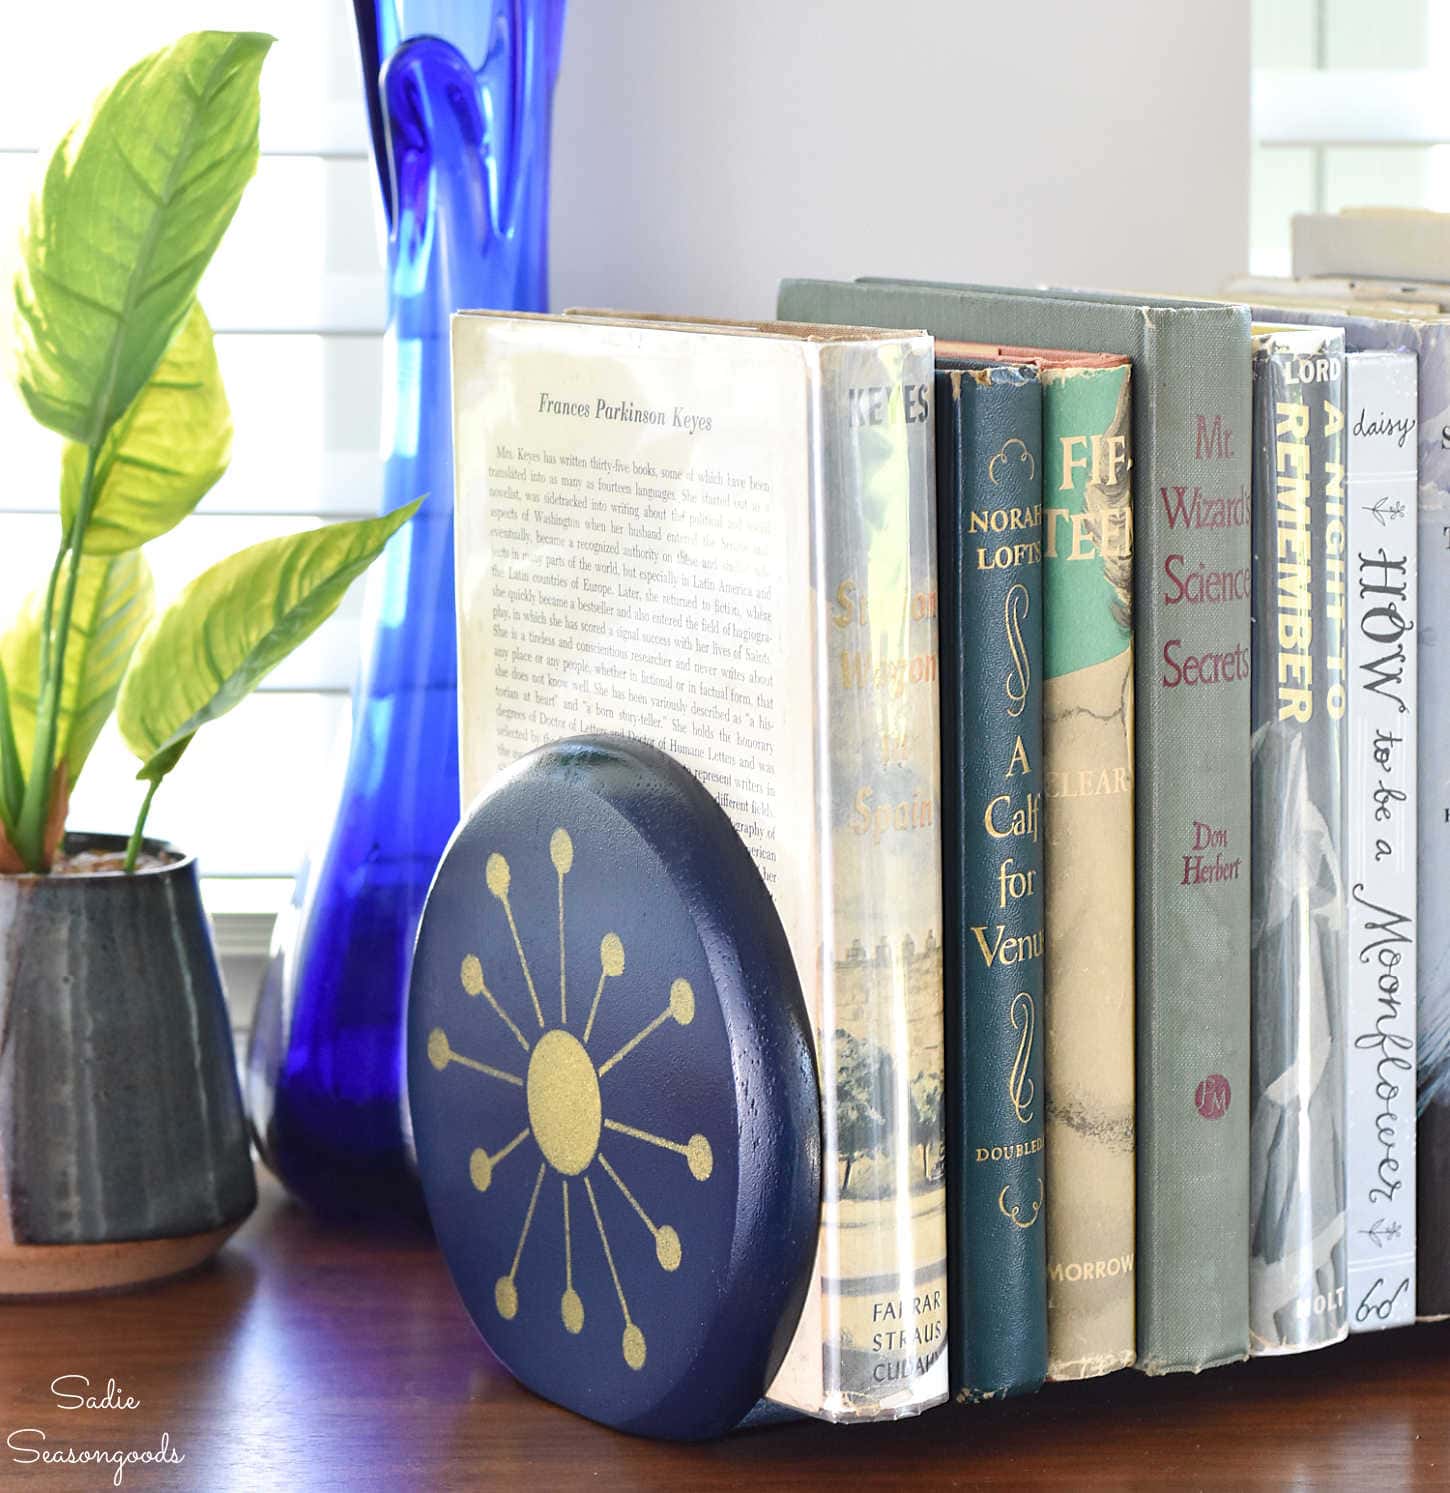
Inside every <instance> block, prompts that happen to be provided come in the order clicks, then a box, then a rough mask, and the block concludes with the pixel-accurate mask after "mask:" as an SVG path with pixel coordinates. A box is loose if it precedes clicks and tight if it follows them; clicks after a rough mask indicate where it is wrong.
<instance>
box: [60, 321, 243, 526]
mask: <svg viewBox="0 0 1450 1493" xmlns="http://www.w3.org/2000/svg"><path fill="white" fill-rule="evenodd" d="M231 449H232V414H231V410H230V409H229V408H228V406H227V395H226V390H225V389H224V388H223V387H222V375H221V369H220V368H218V367H217V360H216V347H215V345H214V344H213V342H212V335H211V326H210V324H209V323H208V321H207V319H206V313H205V312H204V311H203V310H202V309H201V307H200V305H198V304H197V302H195V301H193V302H192V303H191V313H190V315H188V317H187V318H186V320H185V321H184V322H182V324H181V330H180V331H179V332H178V333H177V334H176V337H175V339H174V340H173V341H172V343H171V346H170V347H168V348H167V349H166V352H165V353H164V355H163V356H162V359H161V361H160V362H159V363H158V364H157V365H156V368H155V370H154V371H153V372H152V374H151V377H150V378H149V379H147V381H146V385H145V387H144V388H143V389H142V390H141V392H140V393H139V394H138V395H137V396H136V398H135V399H134V400H132V401H131V404H130V406H129V408H128V409H127V410H126V412H125V413H124V414H123V415H122V416H121V418H120V419H119V420H117V421H116V423H115V424H114V425H113V426H112V427H111V429H110V431H109V432H108V433H107V435H106V439H105V440H104V441H103V442H102V444H101V449H100V452H99V453H98V455H97V457H96V470H95V476H94V478H93V479H92V489H93V494H94V496H93V498H92V503H93V507H92V509H91V517H90V522H89V523H88V524H87V526H86V533H85V551H86V553H87V554H88V555H114V554H119V553H120V552H121V551H122V550H129V549H136V548H138V547H139V546H140V545H143V544H145V543H146V542H147V540H149V539H155V538H156V536H157V535H158V534H164V533H166V531H167V530H168V529H173V528H175V527H176V525H177V524H179V523H180V522H181V521H182V519H184V518H185V517H186V515H187V514H188V513H190V512H191V510H192V509H193V508H195V507H196V505H197V504H198V503H199V502H201V500H202V499H203V498H204V497H205V496H206V494H207V493H208V492H209V491H210V489H211V487H212V484H213V483H214V482H215V481H216V480H217V478H218V477H220V476H221V474H222V473H223V472H224V471H226V469H227V462H228V460H229V459H230V457H231ZM60 473H61V476H60V521H61V528H62V530H63V531H64V532H65V533H67V534H69V533H70V529H71V524H72V523H73V522H74V520H75V515H76V509H77V508H78V507H79V506H80V500H81V486H82V484H83V483H84V481H85V473H86V447H84V446H82V445H79V444H78V443H77V442H75V441H70V442H68V443H67V444H66V448H65V451H64V453H63V454H62V457H61V468H60Z"/></svg>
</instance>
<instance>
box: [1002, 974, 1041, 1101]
mask: <svg viewBox="0 0 1450 1493" xmlns="http://www.w3.org/2000/svg"><path fill="white" fill-rule="evenodd" d="M1010 1020H1011V1022H1012V1030H1013V1031H1014V1032H1020V1033H1021V1035H1020V1036H1019V1037H1018V1039H1017V1056H1016V1058H1015V1059H1013V1062H1012V1072H1011V1075H1010V1076H1009V1078H1008V1080H1007V1093H1008V1097H1009V1098H1010V1099H1011V1100H1012V1111H1013V1113H1014V1114H1015V1115H1016V1116H1017V1121H1018V1123H1019V1124H1021V1125H1029V1124H1031V1123H1032V1106H1033V1104H1034V1103H1035V1101H1036V1099H1037V1088H1036V1085H1035V1084H1034V1083H1033V1082H1032V1080H1031V1078H1029V1077H1028V1074H1027V1069H1028V1065H1029V1064H1030V1063H1031V1061H1032V1042H1033V1039H1034V1037H1035V1036H1036V1035H1037V1007H1036V1005H1035V1004H1034V1002H1033V999H1032V997H1031V996H1030V995H1029V994H1028V993H1027V992H1026V991H1025V990H1019V991H1018V992H1017V994H1016V995H1014V996H1013V997H1012V1007H1011V1012H1010Z"/></svg>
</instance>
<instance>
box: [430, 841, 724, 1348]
mask: <svg viewBox="0 0 1450 1493" xmlns="http://www.w3.org/2000/svg"><path fill="white" fill-rule="evenodd" d="M549 858H550V860H551V861H552V862H553V864H554V871H555V873H556V875H557V878H558V886H559V1021H558V1024H557V1025H554V1026H551V1025H550V1024H549V1023H548V1022H547V1021H546V1020H545V1017H544V1006H543V1002H542V1001H541V1000H540V998H539V992H538V990H537V988H536V987H535V985H534V977H533V974H532V973H531V971H530V969H529V961H528V957H527V955H526V954H525V953H524V945H523V940H522V939H521V938H520V937H519V929H518V924H517V922H516V921H515V920H514V912H513V906H512V904H511V903H510V901H509V886H510V882H511V876H510V873H509V864H508V861H506V860H505V859H504V857H503V856H501V855H499V854H498V853H497V852H495V853H494V854H492V855H490V856H489V858H488V863H487V865H486V867H485V869H484V880H485V881H486V883H487V885H488V890H489V891H490V892H491V893H492V894H493V896H494V898H495V899H496V900H497V901H498V902H499V903H501V904H502V906H503V912H504V916H505V917H506V918H507V920H508V928H509V933H510V935H511V936H512V939H513V946H514V952H515V954H516V955H517V956H518V965H519V970H520V972H521V973H522V975H523V980H524V985H525V987H526V988H527V990H528V993H529V1001H530V1003H531V1007H532V1011H531V1014H532V1017H533V1019H534V1021H535V1022H536V1023H537V1026H538V1033H537V1035H535V1036H534V1039H533V1041H532V1042H531V1041H530V1040H529V1037H528V1036H527V1035H525V1032H524V1029H523V1027H521V1026H520V1025H519V1023H518V1022H517V1021H515V1020H514V1018H513V1017H512V1016H510V1015H509V1013H508V1012H507V1011H505V1010H504V1008H503V1006H502V1005H501V1004H500V1003H499V1000H498V998H497V996H495V995H494V993H493V991H491V990H490V989H489V988H488V984H487V982H486V980H485V979H484V973H483V963H482V961H481V960H480V959H479V957H478V956H477V955H476V954H469V955H467V957H466V958H465V959H464V960H463V964H462V967H461V968H460V970H459V981H460V983H461V984H462V986H463V989H464V991H465V993H466V994H468V995H469V996H470V997H473V998H474V999H481V1000H483V1001H485V1002H487V1004H488V1005H489V1007H490V1008H491V1009H492V1011H493V1012H494V1014H495V1015H496V1016H497V1017H498V1019H499V1020H500V1021H501V1022H503V1024H504V1026H506V1027H507V1028H508V1030H509V1033H510V1034H511V1035H512V1037H513V1039H514V1040H515V1041H516V1042H517V1043H518V1044H519V1046H520V1047H521V1048H522V1049H523V1051H524V1052H525V1053H526V1054H527V1055H528V1065H527V1068H526V1070H525V1072H524V1073H523V1074H518V1073H510V1072H507V1071H506V1070H504V1069H502V1068H495V1067H493V1066H492V1065H491V1064H488V1063H481V1062H479V1061H478V1060H477V1059H476V1058H471V1057H466V1056H465V1055H464V1054H463V1053H461V1052H456V1051H455V1050H454V1049H453V1046H452V1044H451V1043H450V1042H449V1040H448V1034H447V1033H446V1032H445V1031H444V1030H443V1029H442V1028H441V1027H435V1028H434V1029H433V1030H432V1031H431V1032H430V1033H429V1035H428V1060H429V1061H430V1062H431V1063H432V1065H433V1067H434V1068H436V1069H437V1070H438V1071H439V1072H440V1073H441V1072H443V1070H444V1069H446V1068H449V1067H458V1068H463V1069H467V1070H471V1071H472V1072H474V1073H481V1074H483V1076H484V1077H486V1078H490V1079H494V1080H496V1081H497V1082H499V1083H504V1084H510V1085H512V1086H514V1087H515V1088H520V1089H522V1090H523V1091H524V1097H525V1101H526V1104H527V1109H528V1119H529V1123H528V1124H527V1125H525V1126H524V1128H523V1129H522V1130H520V1131H519V1132H518V1134H517V1135H515V1136H513V1137H512V1138H511V1139H510V1140H508V1141H506V1142H505V1143H504V1145H503V1146H501V1147H500V1148H499V1149H498V1150H496V1151H489V1150H486V1149H485V1148H483V1147H479V1148H477V1149H475V1150H474V1152H473V1153H472V1155H471V1156H470V1157H469V1161H468V1174H469V1177H470V1178H471V1180H472V1182H473V1185H474V1187H476V1188H477V1189H478V1191H479V1192H487V1191H488V1189H489V1187H490V1186H491V1185H492V1183H493V1174H494V1169H495V1168H496V1167H498V1166H499V1165H500V1164H501V1163H502V1162H504V1161H506V1160H507V1159H508V1158H509V1157H510V1156H511V1155H513V1153H514V1152H515V1151H517V1150H518V1149H519V1148H520V1147H521V1146H522V1145H523V1144H524V1142H525V1141H527V1140H529V1139H530V1138H531V1137H532V1139H533V1142H534V1145H535V1147H536V1148H537V1150H538V1152H539V1156H540V1160H539V1167H538V1172H537V1173H536V1175H535V1177H534V1186H533V1191H532V1192H531V1194H530V1196H529V1205H528V1208H527V1209H526V1210H525V1212H524V1217H523V1223H522V1226H521V1227H520V1229H519V1242H518V1244H517V1246H516V1247H515V1249H514V1254H513V1261H512V1263H511V1264H510V1265H509V1270H508V1274H507V1275H501V1276H500V1277H499V1278H498V1280H497V1281H496V1282H495V1284H494V1288H493V1300H494V1306H495V1307H496V1308H497V1310H498V1314H499V1316H501V1317H503V1318H504V1319H505V1320H512V1319H513V1318H514V1317H515V1316H516V1315H517V1314H518V1310H519V1290H518V1273H519V1261H520V1260H522V1259H523V1256H524V1246H525V1245H526V1244H527V1243H528V1238H529V1230H530V1229H531V1228H532V1226H533V1222H534V1214H535V1212H536V1210H537V1209H538V1206H539V1198H540V1195H541V1193H542V1192H543V1190H544V1182H545V1179H546V1177H547V1176H548V1173H549V1171H550V1170H551V1169H552V1170H553V1171H554V1172H555V1173H556V1174H557V1175H558V1177H559V1179H560V1191H561V1196H562V1200H563V1209H564V1291H563V1294H562V1295H561V1296H560V1298H559V1316H560V1320H561V1321H562V1322H563V1325H564V1329H565V1331H566V1332H569V1333H571V1334H577V1333H578V1332H580V1331H581V1330H582V1329H583V1326H584V1303H583V1301H582V1300H581V1299H580V1297H579V1293H578V1292H577V1291H576V1290H575V1289H574V1241H573V1234H572V1227H573V1225H572V1221H571V1218H570V1192H569V1184H570V1182H571V1180H575V1179H577V1180H578V1181H579V1182H580V1183H581V1185H582V1187H583V1189H584V1196H585V1197H586V1198H587V1199H588V1201H589V1211H590V1213H591V1214H592V1215H593V1218H594V1227H595V1229H596V1230H597V1232H598V1234H599V1243H600V1245H601V1246H602V1247H603V1250H604V1261H605V1264H607V1265H608V1267H609V1274H610V1278H611V1279H612V1280H613V1281H614V1291H615V1295H616V1296H618V1298H619V1309H620V1311H621V1313H622V1314H623V1316H624V1334H623V1337H622V1339H621V1343H620V1346H621V1350H622V1352H623V1354H624V1361H625V1363H627V1364H628V1365H629V1367H630V1368H632V1369H642V1368H643V1367H644V1360H645V1339H644V1333H643V1332H642V1331H641V1330H640V1328H639V1326H638V1324H637V1323H636V1322H635V1321H634V1318H633V1317H632V1316H631V1315H630V1310H629V1302H628V1301H627V1300H626V1299H625V1294H624V1287H623V1285H622V1284H621V1283H620V1279H619V1271H618V1269H617V1268H616V1266H615V1263H614V1251H613V1250H612V1249H611V1248H610V1244H609V1235H608V1233H607V1232H606V1230H605V1227H604V1219H603V1217H602V1216H601V1214H600V1212H599V1202H598V1200H597V1198H596V1197H595V1194H594V1184H593V1181H592V1180H591V1176H590V1173H591V1170H592V1168H593V1167H595V1166H596V1164H597V1166H598V1168H599V1171H600V1172H601V1173H602V1174H603V1176H604V1177H607V1178H608V1179H609V1181H610V1182H611V1183H612V1184H613V1185H614V1186H615V1187H617V1188H618V1189H619V1192H620V1194H621V1196H623V1198H624V1200H625V1201H626V1202H627V1203H628V1204H629V1206H630V1207H631V1208H632V1209H633V1210H634V1212H635V1213H636V1214H637V1215H638V1217H639V1220H640V1222H641V1223H642V1224H643V1225H644V1227H645V1228H646V1229H647V1230H648V1231H649V1233H650V1235H651V1237H652V1238H653V1241H654V1252H655V1259H656V1260H657V1261H658V1262H659V1266H660V1268H661V1269H662V1270H666V1271H673V1270H677V1269H679V1265H680V1260H681V1259H682V1257H683V1256H682V1250H681V1245H680V1236H679V1234H678V1233H676V1231H675V1230H674V1229H673V1228H672V1227H671V1226H670V1225H669V1224H667V1223H664V1224H660V1223H656V1222H655V1221H654V1220H653V1219H652V1218H651V1217H650V1215H649V1214H648V1213H647V1212H646V1211H645V1209H644V1205H643V1204H642V1203H641V1202H640V1201H639V1199H638V1198H637V1197H636V1196H635V1195H634V1193H633V1192H631V1191H630V1189H629V1187H628V1186H627V1185H626V1183H625V1181H624V1179H623V1178H622V1177H621V1176H620V1175H619V1173H618V1172H617V1171H616V1170H615V1168H614V1166H613V1165H612V1164H611V1163H610V1161H609V1158H608V1157H607V1156H605V1154H604V1152H603V1151H602V1150H601V1149H600V1144H601V1141H602V1139H603V1136H604V1132H605V1131H608V1132H610V1134H611V1135H619V1136H623V1137H625V1138H627V1139H629V1140H633V1141H640V1142H643V1143H644V1144H646V1145H650V1146H656V1147H658V1148H659V1149H661V1150H664V1151H673V1152H675V1153H676V1154H677V1155H679V1156H681V1157H682V1158H683V1159H684V1162H685V1165H686V1166H687V1167H688V1169H689V1172H690V1175H691V1176H692V1177H693V1178H694V1179H695V1180H696V1181H697V1182H704V1181H707V1180H708V1179H709V1176H710V1173H711V1172H712V1171H713V1170H714V1166H715V1158H714V1155H713V1153H712V1152H711V1150H710V1142H709V1141H708V1140H706V1139H705V1137H704V1136H703V1135H698V1134H697V1135H692V1136H690V1138H689V1139H688V1140H686V1141H676V1140H670V1139H669V1138H668V1137H666V1136H663V1135H653V1134H651V1133H650V1132H649V1131H647V1130H639V1129H637V1128H636V1127H635V1126H633V1125H626V1124H624V1123H623V1122H622V1121H619V1120H614V1119H610V1118H609V1116H607V1115H606V1114H605V1113H604V1096H603V1093H602V1090H601V1088H600V1080H601V1079H602V1078H604V1077H605V1076H606V1075H607V1074H609V1073H611V1072H612V1071H613V1070H614V1069H615V1068H617V1067H618V1066H619V1065H620V1064H621V1063H623V1062H624V1060H625V1059H626V1058H628V1057H629V1056H630V1054H631V1053H633V1052H634V1050H635V1049H636V1048H637V1047H638V1046H639V1045H640V1043H642V1042H644V1041H645V1040H647V1039H648V1038H649V1037H650V1036H652V1035H653V1034H654V1033H655V1032H657V1031H658V1030H659V1029H660V1028H661V1027H662V1026H664V1024H665V1023H666V1022H667V1021H674V1022H675V1023H676V1024H677V1025H679V1026H689V1025H690V1023H691V1022H692V1021H693V1020H694V1019H695V992H694V991H693V990H692V989H691V987H690V983H689V981H688V980H683V979H676V980H673V981H671V983H670V987H669V992H668V995H667V997H666V1000H665V1005H664V1009H663V1010H662V1011H660V1012H659V1014H658V1015H657V1016H655V1017H653V1018H652V1019H651V1020H649V1021H648V1022H646V1023H645V1025H644V1026H643V1027H641V1028H640V1030H639V1031H637V1032H636V1033H635V1034H634V1036H632V1037H631V1038H630V1039H629V1041H628V1042H626V1043H625V1044H624V1045H623V1046H622V1047H620V1048H619V1049H618V1050H617V1051H616V1052H613V1053H611V1054H610V1055H609V1056H608V1057H605V1058H604V1059H603V1060H602V1061H600V1062H598V1063H596V1062H595V1059H594V1056H593V1055H592V1054H591V1052H590V1050H589V1039H590V1037H591V1036H592V1035H593V1032H594V1020H595V1017H597V1016H598V1014H599V1007H600V1003H601V1002H602V1001H603V999H604V997H605V987H606V986H607V985H608V984H609V982H610V981H612V980H618V979H619V978H620V977H621V976H622V975H623V974H624V965H625V949H624V944H623V942H622V941H621V940H620V938H619V935H618V934H616V933H606V934H605V935H604V937H603V938H602V939H601V940H600V942H599V979H598V982H597V983H596V985H595V987H594V998H593V1000H592V1001H591V1002H590V1005H589V1014H588V1016H587V1017H586V1018H585V1021H584V1029H583V1031H582V1033H580V1035H578V1036H575V1035H574V1033H573V1031H571V1030H570V1028H569V989H568V981H567V978H566V972H565V966H564V882H565V878H566V877H567V876H568V875H569V872H570V871H571V870H572V869H573V865H574V842H573V841H572V840H571V839H570V837H569V832H568V831H567V830H565V829H556V830H555V831H554V833H553V834H552V835H551V836H550V838H549ZM551 999H552V997H551ZM527 1020H528V1018H527V1016H526V1017H525V1025H527ZM600 1185H601V1186H602V1185H603V1184H602V1182H601V1184H600ZM586 1227H587V1225H586Z"/></svg>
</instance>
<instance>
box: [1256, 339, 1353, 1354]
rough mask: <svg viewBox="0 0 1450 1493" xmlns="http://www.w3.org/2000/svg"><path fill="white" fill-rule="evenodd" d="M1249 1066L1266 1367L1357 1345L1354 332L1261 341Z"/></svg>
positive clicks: (1260, 1326) (1259, 1327)
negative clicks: (1349, 465)
mask: <svg viewBox="0 0 1450 1493" xmlns="http://www.w3.org/2000/svg"><path fill="white" fill-rule="evenodd" d="M1254 374H1255V380H1256V387H1255V392H1254V417H1255V418H1254V560H1253V606H1254V650H1255V653H1254V668H1253V749H1252V761H1253V810H1254V812H1253V826H1254V834H1253V974H1252V999H1253V1063H1252V1093H1251V1096H1250V1104H1251V1111H1250V1121H1249V1123H1250V1144H1249V1195H1250V1210H1251V1212H1250V1249H1251V1253H1250V1261H1249V1326H1250V1334H1251V1342H1252V1349H1253V1352H1255V1353H1284V1352H1296V1351H1301V1350H1303V1349H1306V1348H1317V1347H1322V1346H1323V1345H1325V1344H1326V1343H1331V1342H1336V1341H1338V1340H1339V1339H1340V1338H1342V1337H1344V1336H1345V1335H1346V1333H1347V1331H1348V1313H1347V1309H1346V1295H1347V1277H1346V1268H1347V1256H1346V1241H1345V1151H1344V1115H1345V1087H1344V1084H1345V1058H1346V1052H1345V1048H1346V1022H1347V1018H1348V1011H1347V1005H1346V1002H1347V996H1346V990H1345V978H1346V973H1347V953H1348V950H1347V912H1346V906H1345V892H1344V861H1343V841H1344V836H1343V757H1344V742H1345V714H1346V710H1347V707H1348V699H1349V692H1348V668H1347V642H1348V628H1347V620H1348V615H1347V585H1346V574H1347V564H1346V534H1345V492H1344V334H1343V332H1340V331H1329V330H1323V329H1317V328H1311V329H1307V330H1305V331H1297V330H1296V331H1293V332H1268V333H1264V334H1262V335H1261V336H1260V337H1258V338H1257V339H1256V341H1255V350H1254Z"/></svg>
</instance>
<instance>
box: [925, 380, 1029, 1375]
mask: <svg viewBox="0 0 1450 1493" xmlns="http://www.w3.org/2000/svg"><path fill="white" fill-rule="evenodd" d="M1041 446H1042V390H1041V386H1040V385H1039V383H1038V380H1037V373H1036V370H1035V369H1033V368H1030V367H1017V366H1005V367H1004V366H996V367H991V368H965V369H956V370H951V371H942V372H938V374H937V447H938V478H937V512H938V534H939V546H938V548H939V555H938V560H939V571H940V577H941V580H940V585H941V592H942V595H941V618H942V642H941V681H942V788H943V792H942V798H943V849H944V855H943V873H944V893H945V897H944V900H945V904H946V925H947V938H946V944H945V954H946V966H945V982H946V991H945V996H946V1032H947V1051H948V1053H949V1055H950V1056H949V1060H948V1067H947V1072H948V1081H947V1096H948V1106H949V1108H948V1130H947V1155H948V1166H949V1170H948V1200H947V1219H948V1230H949V1241H948V1256H949V1261H950V1278H951V1290H950V1293H949V1301H950V1323H949V1345H950V1354H951V1376H952V1391H953V1393H954V1394H955V1395H956V1396H957V1397H958V1398H959V1399H967V1400H977V1399H987V1398H995V1397H997V1396H1000V1395H1006V1394H1019V1393H1022V1392H1023V1391H1027V1390H1031V1389H1035V1388H1036V1387H1037V1386H1038V1385H1039V1384H1040V1383H1041V1382H1042V1380H1043V1377H1044V1376H1045V1375H1046V1373H1047V1249H1046V1234H1047V1231H1046V1222H1045V1219H1044V1217H1043V1198H1044V1191H1043V1175H1044V1174H1043V1161H1044V1155H1043V1111H1044V1104H1043V1085H1042V1031H1043V1021H1042V970H1043V955H1044V933H1043V887H1042V880H1043V877H1042V846H1043V833H1042V803H1043V796H1042V787H1043V771H1044V769H1043V763H1042V663H1043V655H1042V449H1041Z"/></svg>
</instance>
